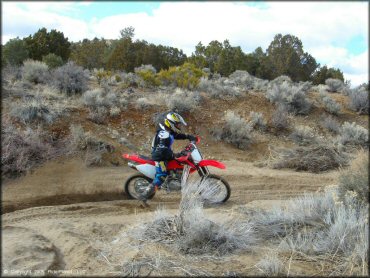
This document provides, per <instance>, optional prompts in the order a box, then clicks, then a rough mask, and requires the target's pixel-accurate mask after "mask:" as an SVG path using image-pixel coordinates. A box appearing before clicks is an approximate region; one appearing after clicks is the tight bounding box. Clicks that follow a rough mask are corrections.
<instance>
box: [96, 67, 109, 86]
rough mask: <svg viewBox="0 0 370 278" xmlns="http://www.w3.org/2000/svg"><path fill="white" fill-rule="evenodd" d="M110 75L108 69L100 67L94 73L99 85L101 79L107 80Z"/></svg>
mask: <svg viewBox="0 0 370 278" xmlns="http://www.w3.org/2000/svg"><path fill="white" fill-rule="evenodd" d="M111 76H112V72H111V71H109V70H107V71H106V70H103V69H100V70H98V71H97V72H96V73H95V77H96V79H97V80H98V83H99V85H100V83H101V82H102V81H103V80H108V79H109V78H110V77H111Z"/></svg>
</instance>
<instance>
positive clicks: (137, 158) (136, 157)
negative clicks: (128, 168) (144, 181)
mask: <svg viewBox="0 0 370 278" xmlns="http://www.w3.org/2000/svg"><path fill="white" fill-rule="evenodd" d="M122 157H123V158H124V159H127V160H132V161H135V162H138V163H140V164H151V165H155V163H154V161H152V160H146V159H143V158H141V157H140V156H139V155H137V154H127V153H125V154H122Z"/></svg>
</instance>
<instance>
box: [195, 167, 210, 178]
mask: <svg viewBox="0 0 370 278" xmlns="http://www.w3.org/2000/svg"><path fill="white" fill-rule="evenodd" d="M197 171H198V174H199V176H200V177H202V178H203V177H205V176H208V175H209V170H208V167H207V166H202V167H198V168H197Z"/></svg>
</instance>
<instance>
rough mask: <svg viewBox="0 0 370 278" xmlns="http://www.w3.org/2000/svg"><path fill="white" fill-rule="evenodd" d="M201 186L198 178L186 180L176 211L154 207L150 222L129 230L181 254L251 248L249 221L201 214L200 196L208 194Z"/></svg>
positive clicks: (223, 253) (142, 238)
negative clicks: (218, 219) (216, 219)
mask: <svg viewBox="0 0 370 278" xmlns="http://www.w3.org/2000/svg"><path fill="white" fill-rule="evenodd" d="M205 187H207V185H206V184H205V183H202V182H199V181H198V182H193V183H189V184H187V185H186V186H185V187H183V190H182V199H181V202H180V206H179V213H178V214H176V215H174V216H170V215H169V214H168V213H167V212H166V211H163V210H160V211H157V212H156V214H155V217H154V220H153V221H152V222H149V223H144V224H143V225H142V226H141V227H139V229H138V230H135V231H134V232H133V233H134V234H135V235H136V237H137V238H138V239H140V240H142V241H149V242H162V243H165V244H167V245H168V246H170V247H171V248H173V249H174V250H175V251H180V252H181V253H183V254H193V255H206V254H207V255H212V256H223V255H226V254H229V253H230V252H234V251H236V250H247V251H248V250H251V248H252V246H253V245H254V244H255V238H254V236H253V235H252V227H251V226H250V225H249V222H247V221H245V222H243V223H240V222H237V221H230V222H225V223H223V224H217V223H215V222H213V221H211V220H209V219H208V218H207V217H206V216H205V214H204V210H203V201H202V200H204V199H207V198H208V197H207V196H206V195H207V194H212V192H210V191H205ZM201 192H202V194H200V193H201ZM205 192H206V193H205Z"/></svg>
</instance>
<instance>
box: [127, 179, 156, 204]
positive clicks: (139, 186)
mask: <svg viewBox="0 0 370 278" xmlns="http://www.w3.org/2000/svg"><path fill="white" fill-rule="evenodd" d="M151 182H152V179H150V178H148V177H147V176H144V175H143V174H135V175H133V176H131V177H129V178H128V179H127V181H126V182H125V185H124V190H125V193H126V195H127V197H128V198H129V199H140V196H141V194H143V191H144V190H145V189H146V188H147V187H148V186H149V185H150V184H151ZM154 195H155V192H153V194H151V195H149V196H148V197H147V198H148V199H152V198H153V197H154Z"/></svg>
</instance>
